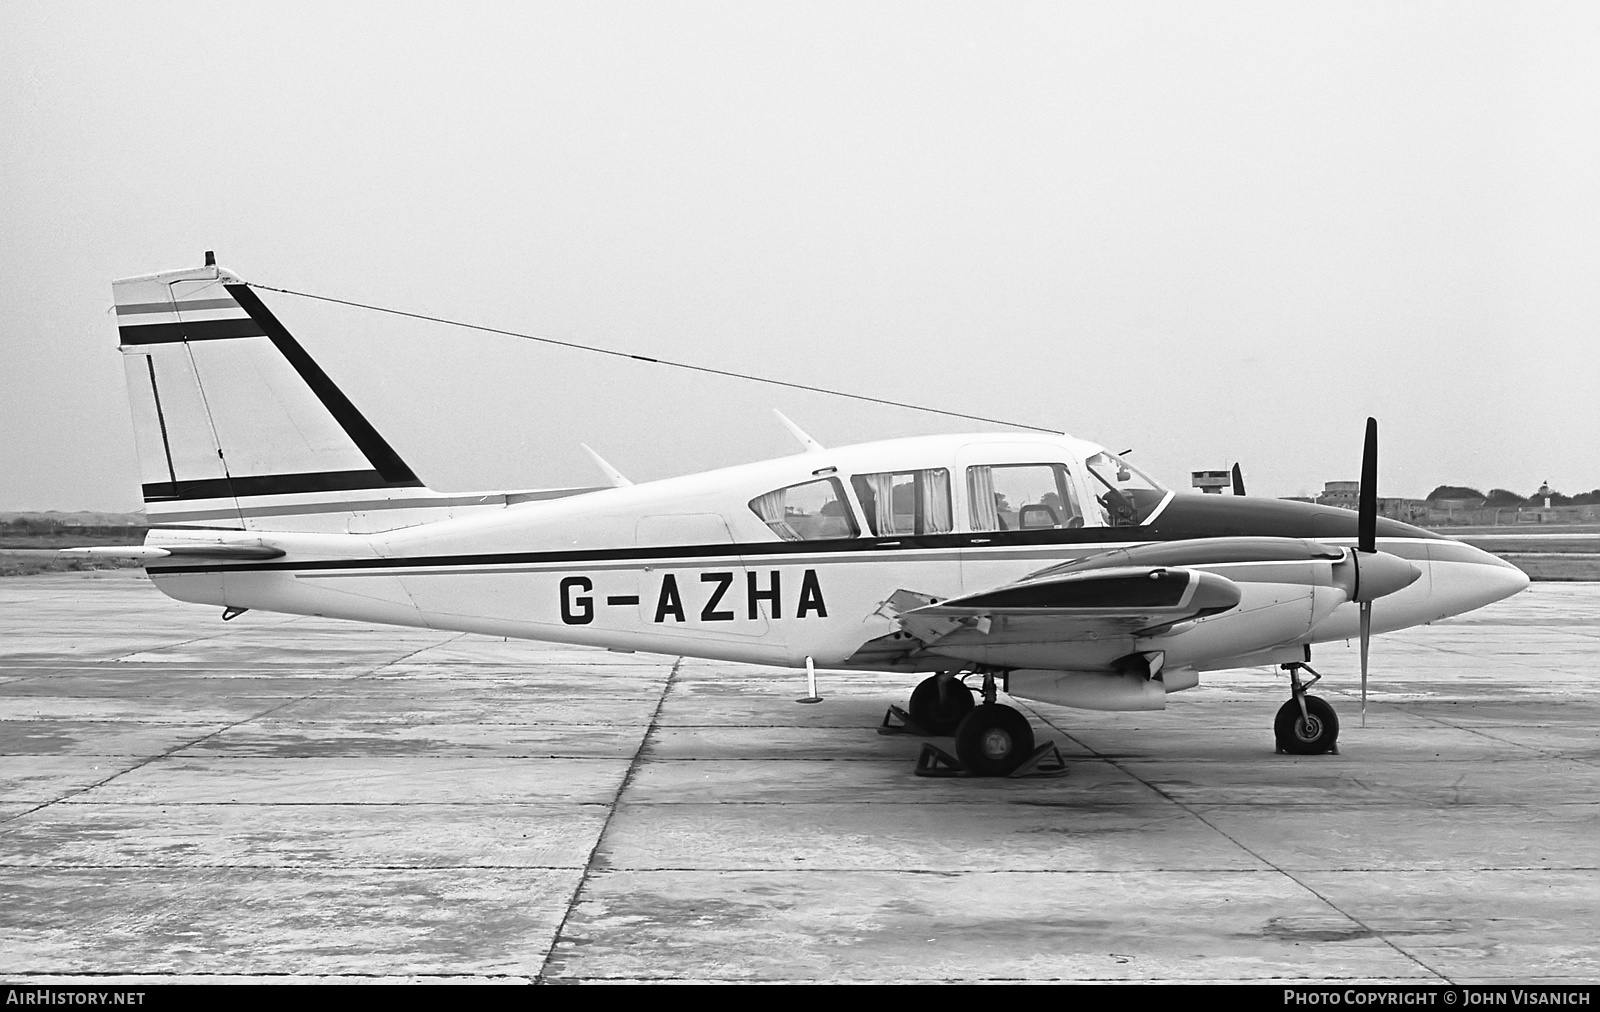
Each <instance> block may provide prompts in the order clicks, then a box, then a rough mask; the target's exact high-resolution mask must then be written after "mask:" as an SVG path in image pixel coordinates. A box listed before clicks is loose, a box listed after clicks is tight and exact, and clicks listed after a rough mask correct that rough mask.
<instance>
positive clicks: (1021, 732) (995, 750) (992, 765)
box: [956, 703, 1033, 777]
mask: <svg viewBox="0 0 1600 1012" xmlns="http://www.w3.org/2000/svg"><path fill="white" fill-rule="evenodd" d="M1032 754H1033V727H1032V726H1031V725H1029V723H1028V719H1027V718H1026V717H1024V716H1023V715H1022V714H1020V713H1018V712H1017V711H1016V710H1013V709H1012V708H1011V707H1009V706H1001V705H1000V704H998V703H985V704H983V705H982V706H979V707H976V708H974V709H973V711H972V712H971V713H969V714H967V716H966V719H965V720H963V721H962V722H961V726H960V727H958V728H956V758H957V759H959V760H961V764H962V765H963V766H965V767H966V768H967V769H969V770H971V771H972V772H973V773H976V774H977V775H979V776H981V777H1003V776H1008V775H1010V774H1011V773H1013V772H1015V771H1016V769H1017V767H1019V766H1021V765H1022V764H1023V762H1024V761H1025V760H1027V759H1028V757H1029V756H1031V755H1032Z"/></svg>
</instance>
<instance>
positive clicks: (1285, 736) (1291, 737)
mask: <svg viewBox="0 0 1600 1012" xmlns="http://www.w3.org/2000/svg"><path fill="white" fill-rule="evenodd" d="M1305 704H1306V708H1305V712H1304V713H1301V712H1300V702H1299V700H1295V699H1291V700H1289V701H1288V702H1287V703H1284V704H1283V706H1282V707H1280V708H1279V709H1278V717H1277V719H1276V720H1274V721H1273V722H1272V732H1273V735H1274V736H1275V737H1276V738H1277V739H1278V751H1279V752H1289V753H1292V754H1294V755H1321V754H1322V753H1324V752H1332V751H1334V746H1335V744H1336V743H1337V742H1338V740H1339V717H1338V716H1337V715H1336V714H1335V713H1334V712H1333V707H1331V706H1329V705H1328V704H1327V703H1326V702H1325V701H1324V700H1323V699H1322V698H1321V697H1319V696H1306V697H1305Z"/></svg>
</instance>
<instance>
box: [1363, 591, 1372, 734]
mask: <svg viewBox="0 0 1600 1012" xmlns="http://www.w3.org/2000/svg"><path fill="white" fill-rule="evenodd" d="M1371 642H1372V602H1371V601H1363V602H1362V603H1361V726H1362V727H1366V726H1367V645H1368V644H1369V643H1371Z"/></svg>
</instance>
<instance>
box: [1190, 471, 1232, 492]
mask: <svg viewBox="0 0 1600 1012" xmlns="http://www.w3.org/2000/svg"><path fill="white" fill-rule="evenodd" d="M1189 484H1191V485H1193V486H1194V487H1195V488H1197V489H1199V490H1200V491H1202V492H1206V493H1209V494H1211V495H1221V494H1222V490H1223V489H1225V488H1228V487H1230V486H1232V485H1233V474H1232V473H1231V472H1229V471H1190V472H1189Z"/></svg>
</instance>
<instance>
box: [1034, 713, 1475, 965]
mask: <svg viewBox="0 0 1600 1012" xmlns="http://www.w3.org/2000/svg"><path fill="white" fill-rule="evenodd" d="M1028 709H1029V711H1030V712H1031V713H1032V714H1033V715H1034V716H1035V717H1037V718H1038V719H1039V721H1040V722H1041V723H1043V724H1044V725H1045V726H1046V727H1049V728H1053V729H1054V730H1056V731H1059V732H1061V734H1062V735H1064V736H1066V738H1067V739H1068V740H1069V741H1073V742H1076V743H1077V744H1078V745H1080V746H1082V747H1083V748H1086V749H1088V750H1089V751H1090V752H1094V753H1095V755H1096V758H1100V756H1099V753H1098V752H1096V751H1095V749H1094V748H1093V747H1091V746H1090V745H1089V744H1088V743H1087V742H1083V741H1079V740H1078V739H1077V738H1074V737H1073V736H1072V734H1071V733H1070V732H1068V731H1067V730H1066V729H1064V728H1062V727H1059V726H1058V725H1056V724H1053V723H1051V722H1050V720H1049V719H1048V718H1046V717H1045V716H1044V715H1043V714H1041V713H1039V711H1038V710H1036V709H1034V708H1033V707H1028ZM1100 761H1101V762H1104V763H1108V764H1109V765H1111V766H1112V767H1114V768H1116V769H1117V770H1120V771H1121V772H1122V773H1123V774H1125V775H1126V776H1129V777H1132V778H1133V779H1135V780H1137V781H1138V782H1139V783H1141V784H1144V785H1145V787H1147V788H1149V789H1150V790H1152V791H1154V792H1155V793H1156V794H1157V795H1158V796H1160V797H1162V798H1165V799H1166V800H1167V801H1168V802H1170V803H1171V804H1173V805H1175V806H1176V807H1178V808H1179V809H1181V810H1182V811H1184V812H1185V813H1187V814H1188V815H1189V816H1190V817H1191V818H1194V819H1196V820H1197V821H1199V822H1200V824H1201V825H1203V826H1205V827H1207V828H1208V829H1210V830H1211V831H1212V832H1214V833H1216V834H1217V835H1218V836H1220V837H1222V838H1223V839H1224V840H1227V841H1228V842H1229V843H1231V844H1233V845H1234V846H1235V847H1238V848H1239V849H1240V850H1242V851H1244V852H1245V853H1246V854H1249V855H1250V856H1251V857H1253V858H1255V859H1256V860H1257V861H1260V862H1261V863H1262V864H1263V865H1265V866H1266V867H1267V868H1270V869H1272V870H1273V871H1274V872H1277V873H1278V874H1279V875H1281V876H1283V877H1284V878H1286V879H1288V880H1289V881H1290V882H1293V883H1294V884H1295V885H1297V886H1299V887H1300V888H1301V889H1303V890H1305V891H1306V892H1308V893H1310V894H1311V895H1312V896H1315V897H1316V898H1317V899H1318V900H1321V901H1322V903H1323V904H1324V905H1325V906H1327V908H1328V909H1330V910H1332V911H1333V912H1335V913H1337V914H1338V915H1339V916H1341V917H1343V918H1345V919H1346V920H1348V921H1349V922H1350V923H1352V924H1354V925H1356V926H1357V927H1359V928H1360V929H1361V930H1362V931H1365V932H1366V933H1367V935H1368V937H1370V938H1374V939H1377V940H1378V941H1380V942H1382V943H1383V944H1384V945H1387V946H1388V947H1389V948H1391V949H1393V950H1394V951H1395V952H1396V953H1397V954H1399V955H1400V956H1401V957H1402V958H1404V959H1408V960H1410V961H1411V962H1413V963H1415V964H1416V965H1417V966H1420V967H1421V968H1422V969H1424V970H1426V971H1428V972H1429V973H1431V974H1433V975H1434V976H1435V977H1437V978H1439V979H1440V980H1443V981H1445V982H1446V983H1454V982H1453V981H1451V980H1450V978H1449V977H1446V976H1445V975H1444V974H1443V973H1440V972H1439V971H1438V970H1435V969H1434V968H1433V967H1431V966H1429V965H1428V964H1427V963H1424V962H1423V961H1422V960H1421V959H1419V958H1418V957H1417V956H1415V955H1414V954H1412V953H1410V952H1407V951H1406V950H1405V949H1402V948H1401V947H1400V946H1399V945H1397V944H1396V943H1395V942H1394V941H1393V940H1391V939H1390V938H1389V937H1388V935H1386V934H1384V933H1382V932H1379V931H1377V930H1375V929H1373V928H1372V927H1371V926H1370V925H1368V924H1366V923H1365V922H1364V921H1362V920H1361V919H1360V918H1359V917H1356V916H1355V915H1354V914H1352V913H1350V912H1349V911H1347V910H1344V909H1343V908H1341V907H1340V906H1339V905H1338V904H1337V903H1335V902H1333V900H1331V899H1329V898H1328V897H1327V896H1324V895H1323V894H1322V893H1321V892H1319V891H1318V890H1317V889H1315V888H1314V887H1312V886H1311V884H1310V883H1308V882H1306V881H1305V880H1303V879H1302V878H1300V876H1299V875H1297V874H1295V873H1294V872H1292V871H1290V870H1289V869H1287V868H1284V867H1282V866H1280V865H1279V864H1277V863H1276V862H1275V861H1272V860H1270V859H1269V858H1267V857H1266V856H1265V855H1263V854H1260V853H1257V852H1256V851H1255V850H1254V849H1253V848H1251V847H1249V846H1247V845H1246V844H1245V843H1244V842H1243V841H1241V840H1239V839H1238V838H1236V837H1235V836H1233V835H1232V834H1231V833H1229V832H1227V831H1226V830H1224V829H1222V828H1221V827H1219V826H1218V825H1217V824H1216V823H1214V822H1212V821H1211V820H1210V819H1208V818H1206V817H1205V816H1204V815H1203V814H1201V813H1200V812H1198V811H1196V810H1195V809H1194V808H1193V807H1192V806H1191V805H1190V804H1188V803H1187V802H1184V801H1181V800H1179V799H1178V798H1176V797H1174V796H1173V795H1171V794H1169V793H1168V792H1167V791H1165V790H1162V789H1161V788H1160V787H1159V786H1157V785H1156V784H1154V783H1151V782H1150V781H1148V780H1146V779H1144V778H1143V777H1141V776H1139V775H1138V774H1137V773H1134V772H1133V771H1132V770H1130V769H1128V768H1127V767H1126V766H1124V765H1123V764H1122V762H1121V761H1119V760H1117V759H1114V758H1109V757H1108V758H1100Z"/></svg>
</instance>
